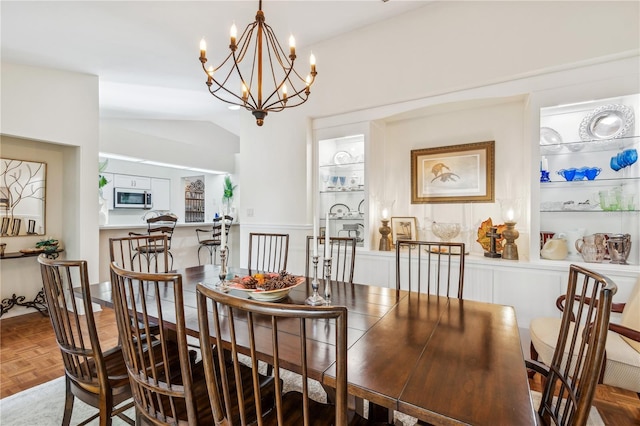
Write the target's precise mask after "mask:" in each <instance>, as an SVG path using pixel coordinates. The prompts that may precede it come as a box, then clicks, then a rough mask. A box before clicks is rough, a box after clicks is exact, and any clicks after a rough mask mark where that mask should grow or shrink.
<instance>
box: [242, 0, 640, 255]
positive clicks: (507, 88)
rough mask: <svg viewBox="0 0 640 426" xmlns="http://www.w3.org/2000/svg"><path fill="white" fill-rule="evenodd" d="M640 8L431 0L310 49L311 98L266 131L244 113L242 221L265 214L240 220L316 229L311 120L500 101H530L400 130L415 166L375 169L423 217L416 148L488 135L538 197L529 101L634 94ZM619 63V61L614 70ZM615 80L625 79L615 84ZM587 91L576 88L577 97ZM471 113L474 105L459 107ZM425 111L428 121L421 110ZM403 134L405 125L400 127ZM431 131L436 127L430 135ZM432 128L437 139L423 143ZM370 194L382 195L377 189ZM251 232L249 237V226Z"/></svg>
mask: <svg viewBox="0 0 640 426" xmlns="http://www.w3.org/2000/svg"><path fill="white" fill-rule="evenodd" d="M639 6H640V5H639V4H638V3H631V2H434V3H432V4H430V5H428V6H426V7H424V8H422V9H418V10H416V11H413V12H412V13H410V14H408V15H404V16H400V17H398V18H394V19H389V20H387V21H385V22H382V23H379V24H376V25H375V26H371V27H367V28H363V29H361V30H359V31H355V32H353V33H349V34H346V35H342V36H340V37H336V38H335V39H332V40H329V41H326V42H323V43H320V44H318V45H315V46H312V49H313V52H314V54H315V55H316V57H317V58H318V77H317V79H316V83H315V84H314V86H313V90H312V94H311V99H310V101H309V102H307V103H306V104H305V105H303V106H301V107H298V108H295V109H293V110H287V111H285V112H282V113H277V114H272V115H270V116H268V117H267V119H266V120H265V125H264V126H263V127H261V128H260V127H257V126H256V125H255V123H254V120H253V117H252V116H250V115H249V114H244V115H243V116H242V119H243V122H242V134H241V167H240V170H239V176H240V179H241V182H242V187H243V191H244V193H243V194H244V195H246V197H243V198H242V200H241V205H240V207H241V209H240V210H241V215H242V214H244V212H245V211H246V208H247V207H255V206H248V205H247V204H245V200H252V203H254V204H258V203H259V204H261V205H264V206H268V208H260V209H254V211H255V216H254V217H253V218H252V219H251V220H250V222H249V221H244V220H243V223H248V224H251V223H255V224H265V223H270V222H273V223H274V224H283V223H284V224H289V225H290V226H291V227H292V229H294V228H295V229H297V227H299V226H305V225H307V224H309V222H310V218H309V215H308V214H304V213H303V212H301V211H300V204H301V203H302V202H305V203H306V202H307V200H308V198H307V197H308V191H309V187H310V185H309V183H310V179H311V174H310V173H309V170H310V169H311V168H312V167H313V165H312V158H311V157H310V156H309V155H308V151H307V150H306V149H305V143H306V141H307V139H308V134H309V132H308V130H304V129H303V127H304V124H305V123H304V122H305V117H313V121H312V122H313V124H312V126H313V129H314V130H319V129H326V128H332V127H336V126H342V125H350V124H353V123H362V122H376V123H377V122H381V123H383V125H385V124H384V123H385V122H386V121H388V120H389V119H390V117H392V116H394V115H396V114H399V113H406V112H409V111H415V110H417V109H422V108H425V107H428V106H438V105H443V104H450V103H459V102H477V101H478V100H487V99H493V98H496V97H497V98H510V97H514V98H518V97H519V99H521V100H520V101H519V102H520V103H521V105H520V106H518V107H516V108H515V110H514V109H509V110H508V111H507V112H508V121H507V120H506V119H505V120H499V117H496V116H490V117H489V122H488V123H487V124H486V125H483V124H482V123H481V122H480V118H481V117H482V115H481V116H479V117H473V115H474V114H478V113H479V114H483V113H482V108H478V109H476V110H475V111H473V113H465V114H463V115H460V116H458V115H456V114H454V115H450V116H447V117H445V118H446V120H447V121H446V122H443V124H440V123H438V122H437V120H436V119H431V120H430V121H429V119H428V118H424V119H420V120H419V121H417V122H416V123H411V122H406V121H405V122H399V123H397V124H392V125H391V126H392V127H393V128H394V129H393V135H398V137H399V138H401V139H404V140H393V139H390V136H391V135H389V134H388V133H385V135H384V136H383V137H382V138H381V140H383V141H385V142H384V143H385V144H386V146H387V149H388V150H393V152H394V153H397V155H399V156H400V157H402V156H403V155H404V156H405V158H406V164H405V165H404V166H402V165H401V164H400V161H399V160H396V163H394V164H393V166H391V165H390V166H389V167H384V168H383V169H382V171H381V170H380V169H375V172H376V173H380V174H382V175H384V177H385V181H386V182H390V183H391V185H395V182H401V184H400V185H399V186H398V188H397V190H398V197H397V198H398V200H401V199H402V200H405V201H404V202H403V201H398V202H397V203H396V207H397V208H398V209H399V210H398V211H406V212H408V213H409V214H411V215H416V216H418V217H420V216H424V215H425V214H424V213H423V212H422V211H420V210H421V208H422V207H421V206H420V207H416V206H411V205H410V204H409V203H407V202H406V200H408V197H409V192H408V187H406V191H404V192H403V188H405V185H406V182H407V179H408V176H409V171H408V163H409V151H410V149H409V148H410V146H423V144H424V146H433V145H434V144H440V143H442V145H445V144H454V143H467V142H473V141H482V140H492V139H494V138H493V137H489V136H490V135H491V134H494V135H495V136H496V137H497V138H503V141H502V143H501V145H500V146H499V147H498V148H497V151H498V150H499V151H501V152H498V154H497V155H498V156H499V158H498V160H499V163H498V164H499V165H500V166H499V175H501V177H503V176H506V172H504V170H509V171H511V170H510V167H511V163H509V166H508V167H509V169H505V168H504V167H505V166H506V165H504V164H502V162H503V161H504V158H505V156H506V155H508V154H507V153H505V152H504V150H503V148H504V147H505V146H508V144H515V145H514V146H513V147H512V153H511V154H512V155H513V158H517V161H518V163H514V164H513V167H514V168H515V167H516V164H519V165H521V166H522V169H521V170H522V171H521V172H520V173H519V174H518V176H522V180H518V179H515V180H514V179H511V180H510V181H511V182H513V183H514V188H512V189H513V190H520V188H522V187H524V189H523V192H524V193H523V196H524V198H527V199H528V198H530V196H531V194H530V184H531V179H532V178H533V176H532V173H531V172H530V171H531V170H532V169H531V161H532V160H531V159H532V158H533V157H532V155H533V154H532V151H533V148H534V147H535V146H536V145H537V142H538V140H537V138H538V135H537V122H536V119H535V118H534V116H535V114H537V113H538V112H537V111H538V110H537V109H536V108H534V107H532V105H531V102H530V97H531V96H532V94H536V95H535V96H536V97H535V99H536V102H537V104H538V105H539V104H540V103H546V102H548V101H547V99H549V100H550V99H552V98H553V95H552V93H553V91H554V90H562V88H565V87H571V86H573V85H576V84H578V83H580V84H585V85H586V84H590V85H591V86H592V87H593V88H592V89H590V90H588V93H589V95H588V96H593V95H597V94H598V93H603V92H604V93H606V92H608V91H609V90H618V89H619V87H620V86H625V87H626V88H627V90H628V91H627V93H634V92H635V89H634V86H636V87H637V83H636V84H635V85H634V83H633V82H631V81H633V80H634V76H635V81H636V82H637V81H638V80H639V79H638V70H637V66H634V65H633V64H637V63H638V52H639V51H640V50H639V48H640V22H639V21H638V20H637V16H638V14H639V12H640V9H639ZM594 28H598V30H597V31H594ZM300 54H301V55H303V56H304V55H305V54H306V53H304V52H302V53H300ZM618 59H619V60H620V61H621V62H620V63H616V64H615V65H613V66H612V67H608V66H606V64H607V63H608V62H610V61H613V62H617V60H618ZM592 64H593V65H592ZM598 64H604V65H603V66H602V68H603V69H595V70H593V69H591V68H598V67H599V65H598ZM630 65H631V66H630ZM585 69H587V70H586V71H585ZM621 69H622V70H626V71H621ZM558 71H559V72H558ZM556 72H557V73H556ZM618 77H620V78H621V79H622V81H624V82H623V83H619V82H617V81H616V80H617V78H618ZM587 81H588V82H589V83H587ZM578 91H579V90H578V89H575V90H569V92H570V93H571V97H575V96H576V93H575V92H578ZM539 93H540V94H541V95H538V94H539ZM550 95H551V96H550ZM583 96H587V95H586V94H584V95H583ZM605 96H606V95H605ZM558 101H561V100H558ZM470 107H471V108H472V107H473V105H471V106H466V107H465V106H464V105H457V106H456V107H455V108H463V109H464V108H470ZM420 114H429V112H424V111H423V112H419V113H416V115H420ZM460 119H462V121H460ZM407 123H410V124H407ZM445 123H446V124H445ZM389 125H390V124H389V123H386V126H389ZM404 125H407V126H408V127H407V128H406V129H403V126H404ZM427 125H428V126H435V127H434V128H433V129H431V127H429V128H427V129H425V126H427ZM467 126H469V128H467ZM496 126H499V127H496ZM425 130H426V131H428V132H429V134H424V133H425ZM432 131H433V132H434V133H433V134H431V132H432ZM384 132H386V131H383V133H384ZM421 133H422V134H421ZM481 136H482V137H481ZM407 140H410V141H411V142H410V143H409V142H406V141H407ZM396 144H399V149H396ZM372 149H374V150H375V149H377V147H373V148H372ZM249 152H250V154H246V155H245V153H249ZM254 153H257V155H254ZM249 157H251V158H249ZM385 157H386V156H385ZM536 161H537V160H536ZM302 163H306V169H304V170H300V164H302ZM267 168H268V171H267ZM303 179H307V182H302V180H303ZM496 181H497V185H498V186H497V191H499V194H498V196H500V195H502V194H505V193H506V190H507V188H506V187H501V185H504V184H506V182H507V181H509V180H505V179H504V178H502V179H501V178H498V179H497V180H496ZM273 188H277V189H276V190H273ZM369 190H370V192H371V193H376V192H383V190H381V189H380V188H378V187H374V186H372V187H370V188H369ZM266 191H269V192H268V193H267V192H266ZM254 195H255V196H256V198H254ZM257 200H260V201H257ZM303 200H304V201H303ZM401 203H403V205H401ZM495 209H496V206H491V207H489V208H488V210H487V211H484V210H483V211H480V212H478V213H477V214H475V213H473V217H471V218H468V219H467V220H468V221H469V222H470V225H471V224H475V223H476V222H477V221H478V220H479V219H480V218H482V217H483V216H486V215H488V214H490V213H491V214H493V212H495V211H497V212H498V213H499V210H495ZM311 211H312V210H311V208H308V209H307V212H311ZM469 214H470V215H471V214H472V213H469ZM485 218H486V217H485ZM525 220H526V221H527V222H525V225H524V231H525V235H523V240H521V243H524V244H525V245H526V244H527V242H526V233H527V230H528V228H529V225H528V221H529V218H528V217H527V218H526V219H525ZM309 230H310V227H309ZM245 232H248V230H245V229H244V228H243V233H245ZM521 232H522V230H521ZM525 252H526V250H525Z"/></svg>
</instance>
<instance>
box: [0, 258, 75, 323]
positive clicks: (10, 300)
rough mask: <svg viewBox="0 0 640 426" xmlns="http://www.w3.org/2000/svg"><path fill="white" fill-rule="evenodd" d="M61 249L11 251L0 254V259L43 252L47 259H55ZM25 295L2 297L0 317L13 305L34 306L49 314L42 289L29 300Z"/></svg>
mask: <svg viewBox="0 0 640 426" xmlns="http://www.w3.org/2000/svg"><path fill="white" fill-rule="evenodd" d="M62 251H63V250H62V249H59V250H56V251H54V252H49V253H44V252H35V253H22V252H13V253H5V254H4V255H2V256H0V260H11V259H22V258H25V257H36V256H39V255H41V254H43V253H44V254H45V255H46V256H47V257H48V258H49V259H55V258H57V257H58V256H59V255H60V252H62ZM25 299H26V296H16V294H15V293H14V294H13V295H12V296H11V297H7V298H6V299H2V302H0V304H1V305H0V317H2V315H4V314H6V313H7V312H8V311H9V310H10V309H11V308H13V307H14V306H24V307H27V308H34V309H36V310H37V311H38V312H40V313H41V314H42V315H45V316H46V315H49V308H48V307H47V303H46V299H45V297H44V289H41V290H40V291H39V292H38V294H37V295H36V297H35V298H34V299H33V300H31V301H26V302H25Z"/></svg>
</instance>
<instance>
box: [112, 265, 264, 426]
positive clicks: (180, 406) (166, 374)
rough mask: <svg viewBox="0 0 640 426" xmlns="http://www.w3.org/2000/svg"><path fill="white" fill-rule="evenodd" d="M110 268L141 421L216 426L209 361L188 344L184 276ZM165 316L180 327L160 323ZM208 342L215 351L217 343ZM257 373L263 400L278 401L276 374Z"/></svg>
mask: <svg viewBox="0 0 640 426" xmlns="http://www.w3.org/2000/svg"><path fill="white" fill-rule="evenodd" d="M110 267H111V282H112V287H113V302H114V306H115V312H116V320H117V326H118V332H119V335H120V339H121V341H122V346H123V351H124V359H125V363H126V365H127V371H128V374H129V379H130V381H131V386H132V390H133V399H134V403H135V405H136V416H137V417H138V418H137V419H136V420H137V422H141V421H144V422H146V423H151V424H156V425H164V424H177V423H182V422H185V423H186V424H189V425H211V424H213V422H212V417H211V406H210V404H209V400H208V393H207V387H206V383H205V375H204V369H203V364H202V362H200V361H198V362H196V356H197V353H196V351H194V350H190V349H189V344H188V342H187V333H186V323H185V321H186V319H185V314H184V295H183V291H182V275H181V274H178V273H146V272H137V271H128V270H126V269H123V268H121V267H120V266H118V264H117V263H116V262H112V263H111V266H110ZM165 299H166V301H165ZM163 302H165V303H163ZM165 318H166V319H167V322H168V323H173V324H175V327H172V328H171V329H170V328H168V327H161V326H158V324H164V323H165V322H164V320H165ZM193 320H194V321H195V320H196V319H195V318H193ZM198 343H199V342H198ZM204 346H205V347H209V350H210V346H211V344H210V343H209V344H205V345H204ZM227 368H229V367H227ZM240 374H241V380H242V381H243V383H244V389H247V390H248V391H251V389H252V387H251V386H250V384H252V376H253V371H252V370H251V369H250V368H249V367H247V366H244V367H243V368H242V369H241V371H240ZM257 376H258V383H259V385H260V389H261V392H262V394H263V396H264V399H263V401H262V402H263V404H264V405H265V406H271V405H273V400H274V397H273V395H274V389H275V386H274V379H273V377H268V376H265V375H262V374H258V375H257Z"/></svg>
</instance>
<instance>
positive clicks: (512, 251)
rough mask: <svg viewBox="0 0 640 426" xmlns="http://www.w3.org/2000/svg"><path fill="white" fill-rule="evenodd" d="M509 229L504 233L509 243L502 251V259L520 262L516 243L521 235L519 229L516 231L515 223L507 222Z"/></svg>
mask: <svg viewBox="0 0 640 426" xmlns="http://www.w3.org/2000/svg"><path fill="white" fill-rule="evenodd" d="M504 224H505V225H506V227H507V229H505V230H504V231H502V236H503V237H504V239H505V240H506V241H507V243H506V244H505V245H504V248H503V249H502V258H503V259H508V260H518V246H517V245H516V243H515V242H514V241H515V240H516V239H517V238H518V237H519V236H520V233H519V232H518V230H517V229H515V226H516V223H515V222H505V223H504Z"/></svg>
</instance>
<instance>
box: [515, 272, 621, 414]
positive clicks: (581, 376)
mask: <svg viewBox="0 0 640 426" xmlns="http://www.w3.org/2000/svg"><path fill="white" fill-rule="evenodd" d="M616 291H617V286H616V285H615V283H613V282H612V281H611V280H609V278H607V277H605V276H604V275H601V274H598V273H596V272H593V271H591V270H588V269H586V268H583V267H581V266H577V265H571V266H570V268H569V281H568V285H567V292H566V294H565V297H564V304H565V307H564V310H563V313H562V323H561V326H560V332H559V335H558V342H557V344H556V347H555V350H554V354H553V359H552V361H551V365H549V366H548V367H547V366H545V365H543V364H541V363H538V362H535V361H529V360H527V367H528V368H531V369H533V370H534V371H536V372H540V373H541V374H543V375H544V376H546V378H545V379H544V389H543V392H542V399H541V401H540V406H539V407H538V408H537V413H538V417H539V420H540V423H541V424H545V425H550V424H554V425H578V426H581V425H585V424H587V420H588V418H589V412H590V410H591V403H592V402H593V397H594V395H595V391H596V385H597V384H598V380H599V378H600V372H601V370H602V368H603V363H604V360H605V345H606V341H607V329H608V327H609V319H610V316H611V306H612V302H613V296H614V294H615V293H616Z"/></svg>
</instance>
